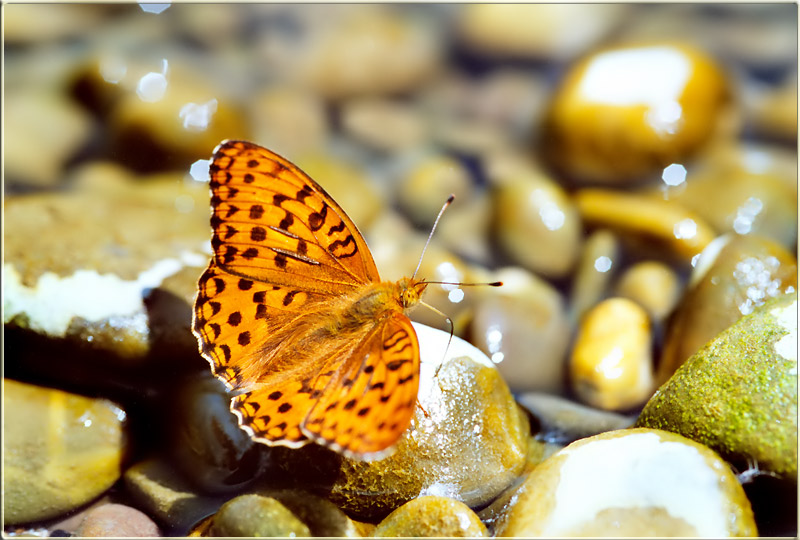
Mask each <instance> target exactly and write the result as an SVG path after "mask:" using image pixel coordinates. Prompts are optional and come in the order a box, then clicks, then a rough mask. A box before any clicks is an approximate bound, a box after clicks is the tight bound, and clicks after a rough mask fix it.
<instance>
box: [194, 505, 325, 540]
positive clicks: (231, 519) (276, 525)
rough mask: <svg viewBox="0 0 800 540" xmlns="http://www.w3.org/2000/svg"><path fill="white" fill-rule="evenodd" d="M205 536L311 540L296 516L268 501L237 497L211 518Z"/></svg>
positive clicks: (308, 530) (281, 506) (307, 531)
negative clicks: (277, 537)
mask: <svg viewBox="0 0 800 540" xmlns="http://www.w3.org/2000/svg"><path fill="white" fill-rule="evenodd" d="M209 533H210V534H209V535H208V536H256V537H263V536H290V537H295V536H311V530H310V529H309V528H308V526H306V525H305V524H304V523H303V522H302V521H300V520H299V519H298V518H297V516H295V515H294V514H292V512H291V511H290V510H289V509H288V508H286V507H285V506H284V505H282V504H281V503H280V502H278V501H277V500H275V499H273V498H271V497H264V496H262V495H255V494H249V495H240V496H238V497H236V498H234V499H231V500H230V501H228V502H226V503H225V504H224V505H222V507H221V508H220V509H219V511H218V512H217V513H216V514H215V515H214V519H213V521H212V525H211V530H210V531H209Z"/></svg>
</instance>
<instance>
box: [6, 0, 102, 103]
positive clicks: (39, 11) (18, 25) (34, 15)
mask: <svg viewBox="0 0 800 540" xmlns="http://www.w3.org/2000/svg"><path fill="white" fill-rule="evenodd" d="M8 8H9V9H6V10H5V13H4V14H3V15H4V18H5V24H4V26H3V36H4V39H5V40H6V41H7V42H8V43H9V44H13V43H16V44H40V43H43V42H48V41H57V40H59V39H69V38H79V37H81V36H82V35H84V34H85V33H86V32H89V31H91V30H94V29H95V28H96V27H97V26H99V25H100V24H103V23H104V21H105V20H106V15H107V11H108V10H107V9H103V8H102V6H98V5H79V4H62V5H58V4H56V5H44V4H39V5H36V4H14V5H13V6H12V5H9V6H8ZM9 109H11V108H9ZM6 112H9V111H6Z"/></svg>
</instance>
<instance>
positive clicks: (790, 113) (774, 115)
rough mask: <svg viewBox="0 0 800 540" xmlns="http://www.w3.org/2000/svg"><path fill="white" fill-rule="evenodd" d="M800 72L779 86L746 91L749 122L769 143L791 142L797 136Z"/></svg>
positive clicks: (792, 74) (790, 75)
mask: <svg viewBox="0 0 800 540" xmlns="http://www.w3.org/2000/svg"><path fill="white" fill-rule="evenodd" d="M796 96H797V71H795V72H794V73H791V72H790V73H789V74H788V75H787V76H786V77H785V78H784V80H783V81H781V82H780V83H779V84H777V85H775V86H762V85H758V84H757V83H751V84H750V85H749V86H745V87H744V91H743V92H742V99H743V101H744V103H743V107H744V111H745V115H746V116H745V118H746V120H747V121H749V123H751V124H752V125H753V127H754V129H755V130H756V131H757V132H758V133H759V134H761V135H762V136H764V137H765V138H767V139H777V140H783V141H787V142H789V141H791V140H792V138H793V137H794V135H795V134H796V133H797V98H796Z"/></svg>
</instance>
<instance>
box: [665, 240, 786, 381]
mask: <svg viewBox="0 0 800 540" xmlns="http://www.w3.org/2000/svg"><path fill="white" fill-rule="evenodd" d="M793 290H797V260H796V259H795V257H794V256H793V255H792V254H791V253H789V252H788V251H787V250H785V249H784V248H783V247H782V246H781V245H780V244H778V243H776V242H774V241H772V240H770V239H768V238H764V237H761V236H756V235H747V236H739V235H732V234H727V235H724V236H722V237H720V238H718V239H717V240H715V241H714V243H713V244H711V245H709V246H708V247H707V248H706V250H705V251H704V252H703V254H702V255H701V256H700V259H699V260H698V261H697V264H696V265H695V268H694V270H693V272H692V276H691V278H690V281H689V285H688V289H687V291H686V292H685V293H684V295H683V296H682V297H681V300H680V302H679V305H678V307H677V308H676V310H675V313H674V315H673V316H672V317H671V319H670V322H669V326H668V328H667V333H666V337H665V340H664V349H663V352H662V354H661V359H660V362H659V365H658V371H657V373H656V379H657V382H658V384H662V383H664V382H665V381H666V380H667V379H668V378H669V377H670V376H671V375H672V374H673V373H674V372H675V370H676V369H677V368H678V366H680V365H681V364H682V363H683V362H684V361H685V360H686V359H687V358H689V357H690V356H691V355H692V354H694V353H695V352H697V351H698V350H699V349H700V348H701V347H702V346H703V345H705V344H706V343H707V342H708V341H710V340H711V339H712V338H713V337H714V336H716V335H717V334H718V333H719V332H721V331H723V330H725V328H727V327H728V326H730V325H731V324H733V323H734V322H735V321H736V320H738V319H739V318H740V317H741V316H742V315H746V314H748V313H750V312H752V310H753V309H754V308H755V307H756V306H759V305H761V304H763V303H764V302H765V301H767V300H768V299H770V298H772V297H775V296H778V295H779V294H781V293H782V292H791V291H793Z"/></svg>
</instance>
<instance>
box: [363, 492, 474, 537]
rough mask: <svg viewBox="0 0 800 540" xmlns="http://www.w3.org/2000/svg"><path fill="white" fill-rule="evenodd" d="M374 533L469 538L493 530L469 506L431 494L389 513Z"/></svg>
mask: <svg viewBox="0 0 800 540" xmlns="http://www.w3.org/2000/svg"><path fill="white" fill-rule="evenodd" d="M372 536H375V537H379V538H386V537H390V538H395V537H402V536H406V537H409V536H410V537H426V536H428V537H430V536H440V537H441V536H445V537H455V538H469V537H486V536H489V534H488V532H487V530H486V526H485V525H484V524H483V523H481V520H480V519H479V518H478V516H477V515H476V514H475V512H473V511H472V509H470V507H469V506H467V505H465V504H464V503H462V502H460V501H457V500H455V499H451V498H449V497H441V496H435V495H428V496H425V497H418V498H416V499H414V500H411V501H409V502H407V503H405V504H404V505H403V506H401V507H400V508H398V509H397V510H395V511H394V512H392V513H391V514H389V515H388V516H386V518H385V519H384V520H383V521H381V522H380V523H379V524H378V527H377V528H376V529H375V531H374V532H373V533H372Z"/></svg>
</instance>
